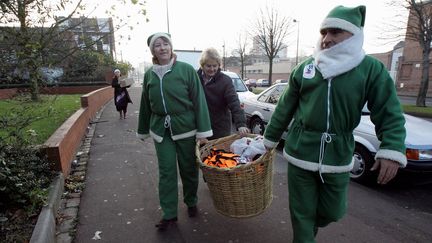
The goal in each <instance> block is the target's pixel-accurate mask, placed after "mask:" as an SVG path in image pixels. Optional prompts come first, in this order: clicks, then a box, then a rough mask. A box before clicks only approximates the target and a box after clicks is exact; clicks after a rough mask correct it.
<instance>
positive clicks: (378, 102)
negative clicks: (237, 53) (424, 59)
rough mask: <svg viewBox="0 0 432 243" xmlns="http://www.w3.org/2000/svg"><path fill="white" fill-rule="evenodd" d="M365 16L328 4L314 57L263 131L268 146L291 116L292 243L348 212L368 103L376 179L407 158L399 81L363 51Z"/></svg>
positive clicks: (287, 150) (287, 153) (382, 180)
mask: <svg viewBox="0 0 432 243" xmlns="http://www.w3.org/2000/svg"><path fill="white" fill-rule="evenodd" d="M365 15H366V7H365V6H358V7H354V8H348V7H343V6H337V7H336V8H334V9H333V10H331V11H330V13H329V14H328V15H327V17H326V18H325V19H324V21H323V22H322V24H321V28H320V34H321V37H320V39H319V42H318V45H317V47H316V48H315V53H314V55H313V57H311V58H309V59H307V60H305V61H304V62H303V63H301V64H300V65H298V66H297V67H296V68H295V70H293V71H292V73H291V76H290V79H289V86H288V87H287V89H286V90H285V91H284V93H283V94H282V96H281V98H280V99H279V102H278V104H277V105H276V108H275V111H274V113H273V115H272V117H271V119H270V122H269V124H268V126H267V128H266V130H265V133H264V144H265V146H266V147H268V148H273V147H275V146H276V145H277V144H278V142H279V140H280V138H281V136H282V134H283V132H285V131H286V129H287V127H288V125H289V124H290V123H291V125H290V127H289V130H288V133H287V136H286V139H285V145H284V149H283V155H284V157H285V158H286V159H287V160H288V162H289V164H288V190H289V208H290V213H291V221H292V227H293V232H294V239H293V242H302V243H303V242H315V236H316V234H317V232H318V228H319V227H325V226H327V225H328V224H330V223H331V222H336V221H338V220H339V219H341V218H342V217H343V215H344V214H345V212H346V209H347V192H348V185H349V180H350V175H349V172H350V170H351V169H352V168H353V152H354V146H355V141H354V137H353V130H354V129H355V128H356V127H357V125H358V124H359V122H360V118H361V111H362V109H363V106H364V105H365V104H366V103H367V107H368V108H369V110H370V111H371V120H372V122H373V123H374V125H375V131H376V134H377V137H378V138H379V139H380V140H381V143H380V149H379V150H378V151H377V153H376V155H375V160H376V161H375V164H374V165H373V166H372V170H375V171H379V172H378V177H377V182H378V183H379V184H386V183H387V182H389V181H390V180H391V179H392V178H393V177H394V176H395V175H396V173H397V171H398V168H399V167H405V165H406V163H407V159H406V155H405V143H404V142H405V136H406V131H405V127H404V123H405V120H404V116H403V114H402V110H401V106H400V103H399V100H398V97H397V94H396V89H395V85H394V83H393V80H392V78H391V77H390V76H389V73H388V71H387V70H386V68H385V66H384V65H383V64H382V63H381V62H380V61H378V60H377V59H375V58H373V57H371V56H368V55H365V52H364V51H363V38H364V37H363V26H364V23H365Z"/></svg>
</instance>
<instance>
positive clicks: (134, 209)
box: [75, 88, 395, 243]
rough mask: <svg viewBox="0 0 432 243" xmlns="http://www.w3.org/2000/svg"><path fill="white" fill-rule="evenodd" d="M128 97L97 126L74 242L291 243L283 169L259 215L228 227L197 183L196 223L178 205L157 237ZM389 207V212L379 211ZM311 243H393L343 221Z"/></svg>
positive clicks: (150, 182) (151, 174)
mask: <svg viewBox="0 0 432 243" xmlns="http://www.w3.org/2000/svg"><path fill="white" fill-rule="evenodd" d="M129 92H130V95H131V98H132V100H133V102H134V103H133V104H130V105H129V113H128V117H127V119H125V120H120V119H119V114H118V112H117V111H116V110H115V107H114V104H113V102H112V101H111V102H110V103H108V104H107V106H106V107H105V108H104V110H103V111H102V114H101V117H100V118H99V120H98V121H97V125H96V127H95V133H94V136H93V139H92V142H91V149H90V155H89V160H88V164H87V173H86V187H85V189H84V191H83V193H82V195H81V203H80V206H79V221H78V225H77V232H76V235H75V242H77V243H85V242H95V240H94V239H93V237H94V236H95V234H97V232H101V233H100V234H99V236H100V240H99V242H124V243H140V242H143V243H147V242H152V243H153V242H156V243H157V242H192V243H195V242H208V243H212V242H233V243H234V242H268V243H278V242H291V240H292V231H291V223H290V216H289V210H288V188H287V178H286V175H287V166H286V163H285V162H278V163H274V169H273V170H274V177H273V180H274V181H273V195H274V198H273V201H272V204H271V205H270V207H269V208H268V209H267V210H266V211H265V212H263V213H262V214H260V215H258V216H255V217H252V218H248V219H235V218H230V217H226V216H223V215H221V214H219V213H217V212H216V210H215V209H214V206H213V203H212V200H211V197H210V194H209V191H208V188H207V185H206V184H205V183H204V182H203V181H202V179H201V181H200V185H199V191H198V196H199V202H198V207H199V216H198V217H196V218H189V217H188V216H187V210H186V206H185V205H184V204H183V203H182V198H181V197H180V199H179V214H178V222H177V227H176V228H172V229H170V230H169V231H166V232H163V233H161V232H158V231H157V230H156V228H155V226H154V225H155V223H157V222H158V221H159V220H160V218H161V211H160V208H159V200H158V192H157V183H158V170H157V159H156V156H155V151H154V145H153V142H152V140H151V139H147V140H146V141H145V142H142V141H139V140H137V139H136V137H135V132H136V128H137V117H138V110H139V105H140V95H141V88H131V89H129ZM276 156H280V155H279V154H277V155H276ZM280 161H283V160H280ZM200 178H202V177H201V176H200ZM179 185H180V182H179ZM179 188H181V187H180V186H179ZM354 193H356V192H355V191H350V195H349V197H350V198H355V196H354V195H353V194H354ZM357 193H358V192H357ZM180 194H181V192H180ZM350 203H351V202H350ZM374 204H377V205H379V203H374ZM381 204H382V202H381ZM354 206H355V203H354ZM357 206H358V205H357ZM381 206H383V205H381ZM390 207H393V206H392V205H385V206H384V208H390ZM317 241H318V242H395V239H394V238H393V237H392V236H391V235H388V234H384V233H383V232H381V231H379V230H378V229H377V228H375V227H371V226H370V225H365V222H362V221H361V220H359V219H357V218H356V216H355V215H348V214H347V215H346V217H344V219H343V220H341V221H340V222H338V223H334V224H332V225H330V226H329V227H327V228H325V229H323V230H320V233H319V234H318V237H317ZM96 242H97V241H96Z"/></svg>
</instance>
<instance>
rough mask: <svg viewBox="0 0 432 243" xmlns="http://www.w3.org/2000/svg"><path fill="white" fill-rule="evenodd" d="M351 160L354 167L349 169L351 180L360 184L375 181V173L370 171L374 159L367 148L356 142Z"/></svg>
mask: <svg viewBox="0 0 432 243" xmlns="http://www.w3.org/2000/svg"><path fill="white" fill-rule="evenodd" d="M353 160H354V167H353V169H352V170H351V171H350V177H351V180H353V181H356V182H359V183H362V184H370V183H372V182H374V181H376V178H377V177H376V173H375V172H373V171H370V169H371V168H372V165H373V163H374V161H375V160H374V158H373V156H372V154H371V153H370V152H369V150H367V149H366V148H365V147H364V146H362V145H360V144H356V146H355V149H354V154H353Z"/></svg>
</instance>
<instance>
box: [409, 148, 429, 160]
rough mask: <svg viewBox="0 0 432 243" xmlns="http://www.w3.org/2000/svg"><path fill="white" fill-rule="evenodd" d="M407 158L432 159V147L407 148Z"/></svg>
mask: <svg viewBox="0 0 432 243" xmlns="http://www.w3.org/2000/svg"><path fill="white" fill-rule="evenodd" d="M406 156H407V159H411V160H432V149H406Z"/></svg>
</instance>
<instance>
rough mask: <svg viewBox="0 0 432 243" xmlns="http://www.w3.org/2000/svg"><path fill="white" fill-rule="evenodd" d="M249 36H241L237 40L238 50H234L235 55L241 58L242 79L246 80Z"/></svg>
mask: <svg viewBox="0 0 432 243" xmlns="http://www.w3.org/2000/svg"><path fill="white" fill-rule="evenodd" d="M246 47H247V35H246V34H243V35H242V34H240V35H239V36H238V40H237V49H234V51H233V54H234V55H238V56H239V58H240V73H241V78H242V79H244V78H245V65H246V64H245V61H246Z"/></svg>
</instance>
